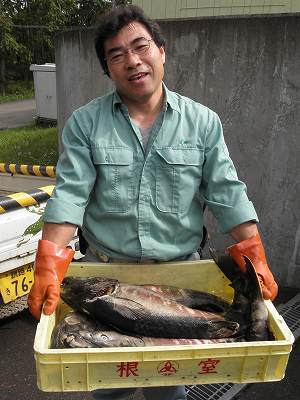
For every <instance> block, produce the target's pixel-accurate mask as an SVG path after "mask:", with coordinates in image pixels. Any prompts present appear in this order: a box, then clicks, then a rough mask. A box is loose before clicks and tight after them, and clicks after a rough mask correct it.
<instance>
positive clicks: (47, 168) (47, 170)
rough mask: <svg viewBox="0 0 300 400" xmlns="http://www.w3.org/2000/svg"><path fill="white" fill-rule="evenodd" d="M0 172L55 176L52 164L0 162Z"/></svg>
mask: <svg viewBox="0 0 300 400" xmlns="http://www.w3.org/2000/svg"><path fill="white" fill-rule="evenodd" d="M0 172H2V173H8V174H12V175H14V174H21V175H35V176H48V177H50V178H55V167H54V166H52V165H26V164H4V163H0Z"/></svg>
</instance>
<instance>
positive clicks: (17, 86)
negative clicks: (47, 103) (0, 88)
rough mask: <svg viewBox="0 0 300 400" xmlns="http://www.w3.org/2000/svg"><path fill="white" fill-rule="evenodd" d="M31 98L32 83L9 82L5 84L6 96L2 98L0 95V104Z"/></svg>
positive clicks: (32, 91) (32, 94)
mask: <svg viewBox="0 0 300 400" xmlns="http://www.w3.org/2000/svg"><path fill="white" fill-rule="evenodd" d="M33 98H34V87H33V82H32V81H9V82H7V83H6V94H5V95H4V96H1V95H0V104H1V103H6V102H8V101H15V100H24V99H33ZM0 134H1V133H0Z"/></svg>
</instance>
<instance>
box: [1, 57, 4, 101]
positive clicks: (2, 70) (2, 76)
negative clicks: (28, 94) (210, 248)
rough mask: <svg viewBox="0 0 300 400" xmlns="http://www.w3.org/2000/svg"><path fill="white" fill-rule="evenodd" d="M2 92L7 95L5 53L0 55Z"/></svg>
mask: <svg viewBox="0 0 300 400" xmlns="http://www.w3.org/2000/svg"><path fill="white" fill-rule="evenodd" d="M0 94H1V96H4V95H5V58H4V54H3V53H2V54H1V57H0Z"/></svg>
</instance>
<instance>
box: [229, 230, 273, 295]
mask: <svg viewBox="0 0 300 400" xmlns="http://www.w3.org/2000/svg"><path fill="white" fill-rule="evenodd" d="M227 250H228V253H229V254H230V256H231V257H232V258H233V259H234V260H235V262H236V263H237V264H238V265H239V267H240V268H241V270H242V271H243V272H245V271H246V264H245V260H244V258H243V256H247V257H248V258H249V260H250V261H251V262H252V264H253V266H254V268H255V271H256V273H257V275H258V279H259V282H260V286H261V291H262V294H263V297H264V299H266V300H274V299H275V297H276V296H277V293H278V286H277V283H276V282H275V280H274V277H273V275H272V272H271V271H270V269H269V267H268V263H267V259H266V255H265V250H264V247H263V244H262V242H261V239H260V236H259V233H258V234H256V235H255V236H252V237H251V238H249V239H246V240H243V241H242V242H239V243H237V244H234V245H233V246H230V247H228V249H227Z"/></svg>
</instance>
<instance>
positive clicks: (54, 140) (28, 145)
mask: <svg viewBox="0 0 300 400" xmlns="http://www.w3.org/2000/svg"><path fill="white" fill-rule="evenodd" d="M57 159H58V132H57V128H40V127H36V126H33V125H30V126H25V127H22V128H15V129H7V130H3V131H1V132H0V162H1V163H11V164H29V165H32V164H34V165H56V163H57Z"/></svg>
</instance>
